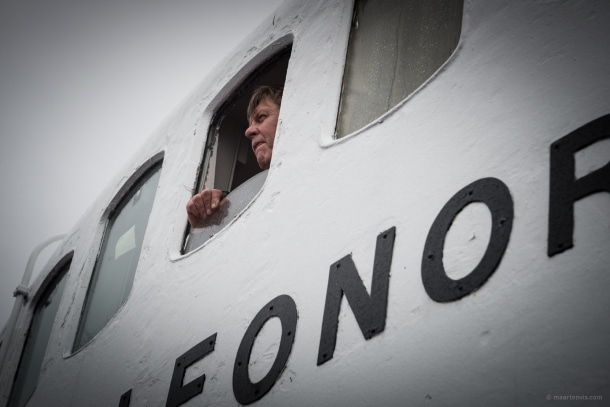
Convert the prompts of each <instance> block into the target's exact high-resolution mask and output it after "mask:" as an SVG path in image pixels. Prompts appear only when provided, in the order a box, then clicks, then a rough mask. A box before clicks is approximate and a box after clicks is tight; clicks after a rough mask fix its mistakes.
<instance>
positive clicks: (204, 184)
mask: <svg viewBox="0 0 610 407" xmlns="http://www.w3.org/2000/svg"><path fill="white" fill-rule="evenodd" d="M291 51H292V45H289V46H287V47H285V48H283V49H281V50H280V51H279V52H278V53H276V54H275V55H274V56H272V57H271V58H269V59H268V60H267V61H265V62H264V63H263V64H262V65H261V66H260V67H259V68H258V69H257V70H256V71H255V72H253V73H252V74H251V75H249V76H248V77H247V78H246V79H245V80H244V81H243V82H242V84H241V85H240V86H239V87H238V88H237V89H236V90H235V91H234V92H233V93H232V94H231V95H230V96H229V98H227V100H226V101H225V102H224V103H223V104H222V105H221V106H220V108H219V109H218V111H217V112H216V113H215V114H214V117H213V119H212V123H211V125H210V127H209V131H208V138H207V143H206V146H205V152H204V157H203V161H202V165H201V167H200V170H199V176H198V179H199V181H198V182H197V186H196V189H195V193H199V192H201V191H202V190H204V189H206V188H207V189H219V190H221V191H227V192H228V193H229V195H228V196H227V197H226V201H227V203H228V205H227V208H226V210H224V211H222V210H221V211H219V213H218V214H215V215H214V216H213V217H212V218H211V219H210V222H209V225H208V226H206V227H204V228H196V229H191V228H190V226H189V227H188V228H187V231H186V236H185V244H184V252H189V251H191V250H193V249H194V248H196V247H199V246H200V245H202V244H203V243H204V242H205V241H207V240H208V239H209V238H210V237H212V236H213V235H214V234H215V233H217V232H218V231H220V229H222V228H224V226H226V225H227V224H228V223H229V222H230V221H231V220H232V219H233V218H234V217H235V216H236V215H237V214H238V213H239V212H241V210H243V208H244V207H245V206H246V205H247V204H248V203H249V202H250V201H251V200H252V199H253V198H254V196H255V195H256V193H257V192H258V191H259V190H260V188H261V187H262V184H263V183H264V177H265V176H266V171H265V172H263V171H261V169H260V168H259V166H258V163H257V161H256V156H255V155H254V152H253V151H252V148H251V145H250V140H248V139H247V138H246V137H245V135H244V133H245V131H246V129H247V128H248V120H247V118H246V110H247V107H248V102H249V101H250V97H251V95H252V92H253V91H254V90H255V89H256V88H257V87H259V86H262V85H270V86H280V85H283V84H284V82H285V81H286V72H287V70H288V62H289V59H290V54H291ZM241 185H243V187H242V188H240V189H238V187H239V186H241ZM233 191H235V193H234V194H233V193H232V192H233Z"/></svg>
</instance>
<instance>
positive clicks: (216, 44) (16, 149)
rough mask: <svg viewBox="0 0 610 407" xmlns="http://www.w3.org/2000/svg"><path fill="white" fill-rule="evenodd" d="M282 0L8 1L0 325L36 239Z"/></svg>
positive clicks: (72, 212) (0, 46)
mask: <svg viewBox="0 0 610 407" xmlns="http://www.w3.org/2000/svg"><path fill="white" fill-rule="evenodd" d="M280 3H281V1H280V0H265V1H247V0H223V1H206V0H198V1H197V0H172V1H169V0H166V1H162V0H135V1H124V0H106V1H76V0H59V1H57V0H55V1H42V0H32V1H24V2H11V3H8V2H4V3H2V5H0V143H1V145H0V182H1V183H0V185H1V186H2V194H1V195H0V197H1V204H0V205H1V206H0V207H1V209H2V210H1V211H0V225H1V227H2V229H1V232H0V239H1V240H0V250H1V251H0V256H1V263H0V265H1V269H0V329H1V327H3V326H4V324H5V323H6V321H7V320H8V317H9V315H10V312H11V310H12V306H13V297H12V293H13V290H14V289H15V287H16V286H17V285H18V284H19V282H20V281H21V276H22V274H23V271H24V269H25V265H26V262H27V259H28V256H29V254H30V252H31V251H32V250H33V249H34V247H35V246H36V245H38V244H39V243H41V242H42V241H44V240H45V239H47V238H48V237H50V236H52V235H55V234H59V233H65V232H68V231H69V230H70V229H71V227H72V226H73V225H74V224H75V223H76V222H77V220H78V219H79V217H80V216H81V215H82V214H83V213H84V211H85V209H86V208H87V207H88V206H89V205H90V204H91V203H92V202H93V201H94V200H95V198H96V196H97V194H98V191H99V190H101V189H102V188H103V186H104V185H105V184H106V183H107V182H108V181H109V180H110V178H111V177H112V176H113V175H114V174H115V173H116V172H117V171H118V170H119V168H121V166H122V165H124V164H125V163H126V162H127V161H128V160H129V158H130V157H131V155H133V153H134V151H136V149H137V148H138V147H139V146H140V145H141V144H142V143H143V142H144V140H145V139H146V137H147V136H148V135H149V134H150V133H151V132H152V131H153V130H154V129H155V127H156V126H157V125H158V124H160V122H161V121H162V120H163V119H164V118H165V117H166V116H167V115H168V114H169V113H170V111H171V110H172V109H173V108H174V107H175V106H176V105H178V104H179V103H180V101H181V100H182V99H183V98H184V97H185V96H186V95H187V94H188V93H189V92H190V91H191V90H192V89H193V88H194V87H195V86H196V85H197V84H198V83H199V82H200V81H201V80H202V79H203V78H204V77H205V76H206V74H207V73H208V72H209V71H210V69H211V68H213V67H214V66H215V64H217V63H218V62H219V60H220V59H221V58H222V57H223V56H225V55H226V54H227V53H228V52H229V51H230V50H231V49H233V48H234V47H235V46H236V45H237V44H238V43H239V42H240V41H241V40H243V39H244V38H245V37H246V36H247V35H248V34H249V33H250V32H251V31H252V30H253V29H254V28H255V27H256V26H257V25H258V24H259V23H260V22H261V21H262V20H263V19H264V18H265V17H267V16H268V15H269V14H271V13H272V12H273V10H274V9H275V8H276V7H277V6H278V5H279V4H280ZM45 254H46V255H47V256H48V254H49V253H45ZM38 268H40V265H38Z"/></svg>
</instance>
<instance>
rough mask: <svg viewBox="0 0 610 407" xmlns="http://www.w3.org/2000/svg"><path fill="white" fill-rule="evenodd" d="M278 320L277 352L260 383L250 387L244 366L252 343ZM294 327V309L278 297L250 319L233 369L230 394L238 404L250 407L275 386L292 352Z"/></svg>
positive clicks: (288, 299) (287, 299)
mask: <svg viewBox="0 0 610 407" xmlns="http://www.w3.org/2000/svg"><path fill="white" fill-rule="evenodd" d="M272 317H278V318H279V319H280V322H281V324H282V337H281V340H280V348H279V350H278V353H277V356H276V358H275V361H274V362H273V365H272V366H271V369H270V370H269V372H268V373H267V375H266V376H265V377H263V379H262V380H260V381H259V382H257V383H252V382H251V381H250V377H249V375H248V365H249V363H250V354H251V352H252V347H253V346H254V341H255V339H256V337H257V335H258V333H259V332H260V330H261V329H262V328H263V326H264V325H265V323H266V322H267V321H268V320H269V319H271V318H272ZM296 327H297V307H296V304H295V303H294V300H293V299H292V298H291V297H290V296H288V295H280V296H279V297H276V298H274V299H273V300H271V301H270V302H269V303H268V304H267V305H265V306H264V307H263V308H262V309H261V310H260V311H259V312H258V314H256V317H254V320H252V322H251V323H250V326H249V327H248V329H247V330H246V333H245V334H244V337H243V338H242V340H241V343H240V344H239V349H238V350H237V356H236V358H235V364H234V365H233V394H234V395H235V398H236V399H237V401H238V402H239V403H241V404H244V405H246V404H250V403H253V402H255V401H256V400H259V399H261V398H262V397H263V396H264V395H265V394H267V392H269V390H271V388H272V387H273V385H274V384H275V382H276V381H277V379H278V378H279V377H280V374H281V373H282V371H283V370H284V367H285V366H286V362H287V361H288V356H289V355H290V352H291V350H292V344H293V343H294V336H295V333H296Z"/></svg>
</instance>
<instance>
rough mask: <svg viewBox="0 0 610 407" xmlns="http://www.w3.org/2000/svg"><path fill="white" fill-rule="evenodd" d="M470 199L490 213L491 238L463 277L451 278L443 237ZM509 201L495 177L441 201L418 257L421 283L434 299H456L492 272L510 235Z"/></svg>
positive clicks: (510, 201)
mask: <svg viewBox="0 0 610 407" xmlns="http://www.w3.org/2000/svg"><path fill="white" fill-rule="evenodd" d="M473 202H482V203H484V204H485V205H487V207H488V208H489V210H490V212H491V222H492V223H491V225H492V226H491V237H490V238H489V244H488V245H487V249H486V251H485V254H484V255H483V258H482V259H481V261H480V262H479V264H478V265H477V266H476V267H475V268H474V269H473V270H472V271H471V272H470V273H469V274H468V275H467V276H465V277H463V278H461V279H459V280H453V279H451V278H449V277H448V276H447V273H446V272H445V267H444V266H443V249H444V246H445V237H446V236H447V232H448V231H449V228H450V227H451V224H452V223H453V221H454V219H455V217H456V216H457V215H458V213H460V211H462V209H464V208H465V207H466V206H468V205H469V204H471V203H473ZM513 217H514V215H513V200H512V198H511V196H510V192H509V190H508V187H507V186H506V185H505V184H504V183H503V182H502V181H500V180H499V179H497V178H483V179H480V180H477V181H475V182H473V183H472V184H470V185H468V186H466V187H465V188H463V189H461V190H460V191H459V192H458V193H456V194H455V195H454V196H453V197H452V198H451V199H450V200H449V202H447V203H446V204H445V206H444V207H443V209H442V210H441V211H440V213H439V214H438V216H437V217H436V219H435V220H434V223H433V224H432V226H431V227H430V231H429V232H428V237H427V238H426V245H425V247H424V255H423V257H422V266H421V274H422V282H423V284H424V288H425V289H426V293H427V294H428V296H429V297H430V298H431V299H433V300H434V301H436V302H451V301H456V300H459V299H460V298H462V297H465V296H467V295H469V294H471V293H472V292H473V291H475V290H477V289H478V288H480V287H481V286H482V285H483V284H485V282H486V281H487V279H488V278H489V277H490V276H491V275H492V274H493V273H494V271H495V270H496V268H497V267H498V265H499V264H500V261H501V260H502V257H503V256H504V252H505V251H506V246H507V245H508V241H509V238H510V233H511V230H512V225H513Z"/></svg>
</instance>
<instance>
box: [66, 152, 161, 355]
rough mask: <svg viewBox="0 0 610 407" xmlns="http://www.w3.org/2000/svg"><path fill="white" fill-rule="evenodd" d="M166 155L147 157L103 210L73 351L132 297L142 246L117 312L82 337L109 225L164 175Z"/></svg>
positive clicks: (91, 340)
mask: <svg viewBox="0 0 610 407" xmlns="http://www.w3.org/2000/svg"><path fill="white" fill-rule="evenodd" d="M164 158H165V152H164V151H160V152H158V153H156V154H155V155H153V156H152V157H151V158H149V159H148V160H146V161H145V162H144V163H143V164H142V165H140V166H139V167H138V168H137V169H136V170H135V171H134V172H133V174H132V175H131V176H130V177H129V178H128V180H127V181H126V182H125V183H124V184H123V185H122V186H121V187H120V189H119V190H118V191H117V192H116V194H115V195H114V196H113V198H112V199H111V200H110V202H109V204H108V206H107V207H106V209H105V210H104V212H103V214H102V220H101V224H103V230H102V232H101V238H100V239H99V240H97V245H98V249H97V254H96V257H95V260H94V261H93V262H91V263H90V264H91V273H90V274H89V275H88V277H87V286H86V290H85V294H84V296H83V297H81V298H82V302H81V304H82V305H81V308H80V312H79V314H78V318H77V321H76V329H75V331H74V339H73V341H72V346H71V349H70V352H71V354H72V355H73V354H76V353H78V352H79V351H81V350H82V349H84V348H86V347H87V346H88V345H89V344H90V343H91V342H93V341H95V339H96V338H97V337H98V336H99V335H100V334H101V333H102V332H103V331H104V329H105V328H106V327H107V326H108V324H109V323H110V322H111V321H112V320H114V319H115V318H116V316H117V314H119V313H120V312H121V309H122V308H123V307H124V306H125V304H126V303H127V301H128V300H129V298H130V296H131V293H132V292H133V283H134V282H135V280H136V275H137V273H138V266H139V261H140V257H141V255H142V253H141V248H140V253H138V256H137V259H138V262H137V264H136V267H135V270H134V272H133V277H132V281H131V286H130V289H129V292H128V293H127V295H126V296H125V298H124V300H123V302H122V303H121V304H120V305H119V307H118V308H117V309H116V310H115V311H114V314H113V315H112V316H110V318H109V319H108V321H106V323H105V324H104V325H103V326H102V327H101V328H100V329H99V331H97V332H96V333H95V334H94V335H93V336H92V337H91V338H89V339H88V340H86V341H85V342H81V341H80V339H81V336H82V331H83V329H84V324H85V320H86V314H87V313H88V308H89V303H90V301H91V300H90V295H91V292H92V290H93V289H94V288H95V283H96V281H95V280H96V273H97V272H98V268H99V263H100V261H101V259H102V257H103V256H104V254H105V250H106V245H107V239H108V235H109V233H110V229H112V227H113V225H114V221H115V219H116V217H117V216H118V215H119V214H120V213H121V210H122V209H123V207H124V206H125V205H126V204H127V203H128V202H129V201H130V200H131V198H132V197H133V195H135V193H137V191H138V190H139V189H140V188H141V187H142V186H143V185H144V184H146V182H147V181H148V180H149V179H150V178H151V177H152V176H153V175H154V174H155V172H156V171H159V177H160V178H161V176H162V171H163V162H164ZM159 185H160V179H159V183H158V184H157V189H158V187H159ZM157 196H158V195H157V191H155V198H154V200H153V203H152V205H151V210H150V212H149V214H148V216H149V218H148V220H147V222H146V225H147V226H146V228H145V230H144V231H143V239H145V237H146V231H147V230H148V222H149V221H150V214H151V213H152V212H153V210H154V207H155V202H156V199H157Z"/></svg>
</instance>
